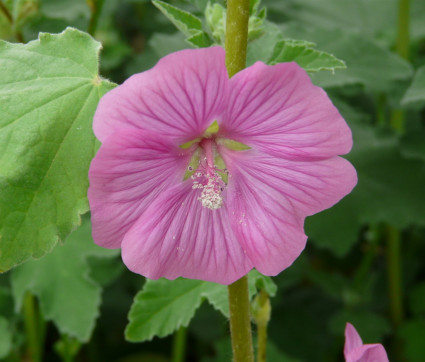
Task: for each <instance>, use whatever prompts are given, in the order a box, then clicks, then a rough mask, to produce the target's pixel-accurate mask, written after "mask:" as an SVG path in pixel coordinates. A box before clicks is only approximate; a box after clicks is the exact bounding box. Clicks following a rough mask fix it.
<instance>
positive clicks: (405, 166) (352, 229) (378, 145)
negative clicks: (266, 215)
mask: <svg viewBox="0 0 425 362" xmlns="http://www.w3.org/2000/svg"><path fill="white" fill-rule="evenodd" d="M351 126H352V130H353V137H354V147H353V150H352V151H351V153H350V154H349V155H348V156H347V158H348V159H349V160H350V161H351V162H352V163H353V165H354V166H355V167H356V170H357V173H358V179H359V181H358V184H357V186H356V187H355V189H354V190H353V192H352V193H351V194H350V195H348V196H346V197H345V198H344V199H343V200H342V201H341V202H339V203H338V204H337V205H335V206H334V207H332V208H331V209H328V210H325V211H323V212H321V213H319V214H317V215H314V216H312V217H309V218H307V221H306V233H307V235H309V237H311V241H312V242H314V243H315V244H316V245H317V246H320V247H327V248H329V249H330V250H332V252H334V253H335V254H336V255H340V256H343V255H345V254H346V253H347V252H348V251H349V250H350V248H351V247H352V246H353V245H354V244H355V242H356V241H357V235H358V232H359V231H360V228H361V227H362V226H363V225H365V224H366V223H369V224H370V223H372V224H378V223H381V222H386V223H389V224H391V225H394V226H395V227H397V228H404V227H407V226H409V225H410V224H412V223H415V224H419V225H425V219H424V217H423V216H424V214H423V205H424V204H425V193H424V192H423V185H424V184H425V164H424V163H423V162H421V161H418V160H414V159H410V158H407V157H404V156H403V155H402V153H401V151H400V146H399V143H398V139H397V137H396V136H395V135H394V134H381V133H380V132H376V131H374V130H373V129H372V128H371V127H369V126H367V125H362V124H353V123H352V124H351ZM411 170H416V171H415V173H412V172H411Z"/></svg>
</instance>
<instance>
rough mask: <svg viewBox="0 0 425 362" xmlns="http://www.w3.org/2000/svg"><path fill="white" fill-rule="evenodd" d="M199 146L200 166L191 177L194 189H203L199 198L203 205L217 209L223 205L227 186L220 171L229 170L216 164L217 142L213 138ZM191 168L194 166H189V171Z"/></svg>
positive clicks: (225, 171) (204, 140)
mask: <svg viewBox="0 0 425 362" xmlns="http://www.w3.org/2000/svg"><path fill="white" fill-rule="evenodd" d="M199 146H200V148H201V152H202V156H201V157H200V158H199V166H198V168H197V169H196V171H195V173H194V174H193V175H192V176H191V179H192V180H194V181H193V185H192V189H202V193H201V196H200V197H198V200H199V201H200V202H201V204H202V206H204V207H206V208H208V209H211V210H216V209H219V208H220V207H221V206H222V205H223V191H224V189H225V188H226V186H227V185H226V183H225V182H224V181H223V178H222V177H221V175H220V173H225V174H227V170H226V169H219V168H217V167H216V166H215V164H214V153H215V152H216V151H215V148H216V144H215V141H214V140H213V139H209V138H206V139H203V140H202V141H201V142H200V143H199ZM191 170H193V167H192V166H189V171H191Z"/></svg>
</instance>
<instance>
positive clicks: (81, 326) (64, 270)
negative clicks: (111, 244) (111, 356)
mask: <svg viewBox="0 0 425 362" xmlns="http://www.w3.org/2000/svg"><path fill="white" fill-rule="evenodd" d="M90 234H91V224H90V222H88V221H85V222H84V223H83V224H82V226H81V227H79V228H78V229H77V230H75V231H74V232H73V233H72V234H71V235H70V236H69V237H68V238H67V239H66V243H65V244H64V245H59V246H58V247H57V248H56V249H55V250H54V251H53V252H52V253H50V254H48V255H46V256H45V257H43V258H42V259H40V260H31V261H29V262H27V263H25V264H23V265H21V266H19V267H17V268H15V269H14V270H13V271H12V278H11V283H12V291H13V296H14V299H15V307H16V312H19V310H20V309H21V306H22V303H23V298H24V296H25V294H26V292H31V293H32V294H34V295H36V296H37V297H38V299H39V303H40V309H41V311H42V313H43V315H44V317H45V319H46V320H52V321H53V322H54V323H55V325H56V326H57V327H58V329H59V330H60V332H61V333H63V334H67V335H69V336H72V337H75V338H77V339H78V340H80V341H83V342H86V341H88V340H89V338H90V336H91V334H92V332H93V329H94V326H95V320H96V318H97V317H98V315H99V306H100V301H101V298H100V295H101V287H100V285H99V284H97V283H96V282H95V281H94V280H93V279H92V278H91V276H90V268H89V264H88V262H87V258H88V257H96V258H113V257H115V256H116V255H117V254H118V251H117V250H108V249H103V248H101V247H99V246H97V245H95V244H94V242H93V240H92V238H91V235H90ZM115 262H116V263H117V261H115Z"/></svg>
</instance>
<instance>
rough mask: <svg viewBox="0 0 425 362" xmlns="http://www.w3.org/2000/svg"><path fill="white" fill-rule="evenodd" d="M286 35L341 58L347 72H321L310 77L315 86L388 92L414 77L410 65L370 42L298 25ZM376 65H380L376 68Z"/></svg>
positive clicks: (286, 31) (291, 27)
mask: <svg viewBox="0 0 425 362" xmlns="http://www.w3.org/2000/svg"><path fill="white" fill-rule="evenodd" d="M284 32H285V35H286V36H289V37H292V38H296V39H306V40H309V41H312V42H314V43H316V44H317V48H319V49H321V50H323V51H326V52H328V53H331V54H333V55H334V56H335V57H337V58H339V59H343V60H344V61H345V63H346V65H347V69H341V70H337V71H335V74H333V73H327V72H320V73H317V74H313V75H312V80H313V82H314V83H316V84H317V85H319V86H321V87H328V88H330V87H342V86H347V85H362V86H364V87H366V88H367V89H368V90H371V91H375V92H387V91H388V88H390V87H391V85H392V84H393V83H394V81H397V80H405V79H409V78H410V77H411V76H412V75H413V69H412V66H411V64H410V63H408V62H407V61H405V60H404V59H402V58H401V57H399V56H398V55H396V54H395V53H393V52H390V51H389V50H387V49H385V48H383V47H381V46H380V45H378V44H377V43H376V42H374V41H372V40H367V39H366V38H364V37H362V36H360V35H357V34H351V33H346V32H344V30H338V37H335V31H330V30H323V29H311V28H310V30H306V29H304V28H301V27H299V26H288V27H287V28H286V29H285V30H284ZM375 64H377V65H379V66H375Z"/></svg>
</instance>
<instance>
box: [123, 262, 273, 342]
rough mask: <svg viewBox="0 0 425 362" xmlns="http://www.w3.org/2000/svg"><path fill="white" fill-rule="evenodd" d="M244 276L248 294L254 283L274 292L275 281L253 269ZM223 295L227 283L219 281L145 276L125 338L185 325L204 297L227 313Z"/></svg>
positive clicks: (166, 331)
mask: <svg viewBox="0 0 425 362" xmlns="http://www.w3.org/2000/svg"><path fill="white" fill-rule="evenodd" d="M248 280H249V292H250V297H252V296H253V295H254V293H255V291H256V285H258V286H260V287H265V289H266V290H267V292H268V293H269V294H270V295H272V296H273V295H275V293H276V285H275V284H274V283H273V282H272V281H271V279H270V278H269V277H266V276H263V275H261V274H260V273H259V272H257V271H256V270H253V271H251V272H250V273H249V279H248ZM227 295H228V294H227V286H226V285H222V284H217V283H211V282H206V281H202V280H192V279H183V278H178V279H176V280H167V279H159V280H151V279H147V280H146V283H145V285H144V286H143V289H142V291H140V292H139V293H138V294H137V295H136V297H135V299H134V303H133V305H132V307H131V310H130V313H129V324H128V326H127V329H126V338H127V339H128V340H129V341H139V342H141V341H146V340H151V339H152V338H153V337H154V336H158V337H165V336H167V335H169V334H171V333H173V332H174V331H175V330H177V329H178V328H179V327H181V326H184V327H187V326H188V324H189V322H190V320H191V319H192V318H193V316H194V315H195V311H196V310H197V309H198V308H199V306H200V305H201V303H202V301H203V300H204V299H207V300H208V301H209V302H210V303H211V304H212V305H213V306H214V308H215V309H217V310H219V311H220V312H221V313H223V314H224V315H225V316H228V315H229V306H228V303H229V302H228V297H227Z"/></svg>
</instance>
